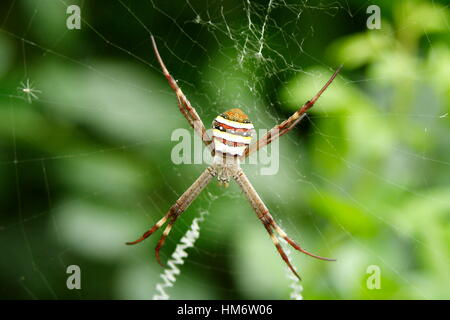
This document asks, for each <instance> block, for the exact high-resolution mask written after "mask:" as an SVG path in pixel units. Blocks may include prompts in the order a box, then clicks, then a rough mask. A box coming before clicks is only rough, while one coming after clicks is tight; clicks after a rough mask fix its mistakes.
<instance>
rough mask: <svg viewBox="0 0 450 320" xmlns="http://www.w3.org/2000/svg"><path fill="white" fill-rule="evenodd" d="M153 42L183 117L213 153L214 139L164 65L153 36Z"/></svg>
mask: <svg viewBox="0 0 450 320" xmlns="http://www.w3.org/2000/svg"><path fill="white" fill-rule="evenodd" d="M151 40H152V46H153V51H154V52H155V56H156V59H157V60H158V63H159V65H160V66H161V69H162V71H163V74H164V76H165V77H166V79H167V81H168V82H169V85H170V87H171V88H172V90H173V91H175V94H176V95H177V100H178V107H179V108H180V112H181V113H182V114H183V116H184V117H185V118H186V120H187V121H188V122H189V124H190V125H191V127H192V128H193V129H194V131H195V132H196V133H197V134H198V135H199V136H200V138H201V139H202V141H203V143H205V145H206V146H208V147H209V148H210V150H211V151H212V150H213V149H214V147H213V145H212V139H211V137H210V136H209V135H208V134H207V132H206V128H205V125H204V124H203V121H202V119H201V118H200V116H199V115H198V113H197V111H196V110H195V109H194V107H192V105H191V103H190V102H189V100H188V99H187V98H186V96H185V95H184V93H183V91H181V89H180V87H179V86H178V83H177V81H176V80H175V79H174V78H173V77H172V75H171V74H170V73H169V70H167V67H166V65H165V64H164V61H163V60H162V58H161V55H160V54H159V51H158V47H157V46H156V41H155V38H154V37H153V36H151Z"/></svg>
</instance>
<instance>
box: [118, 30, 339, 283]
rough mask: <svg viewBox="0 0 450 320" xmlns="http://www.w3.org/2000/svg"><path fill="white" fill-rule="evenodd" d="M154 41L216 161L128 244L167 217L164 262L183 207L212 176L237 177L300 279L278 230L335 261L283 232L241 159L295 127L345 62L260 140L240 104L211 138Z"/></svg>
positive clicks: (221, 120)
mask: <svg viewBox="0 0 450 320" xmlns="http://www.w3.org/2000/svg"><path fill="white" fill-rule="evenodd" d="M151 41H152V46H153V51H154V53H155V56H156V59H157V61H158V63H159V64H160V66H161V69H162V71H163V73H164V76H165V77H166V78H167V80H168V82H169V85H170V87H171V88H172V89H173V90H174V91H175V93H176V96H177V100H178V106H179V109H180V111H181V113H182V114H183V116H184V117H185V118H186V119H187V121H188V122H189V124H190V125H191V127H192V128H193V129H194V131H195V132H196V133H197V134H198V135H200V137H201V139H202V141H203V142H204V143H205V145H206V146H207V147H208V148H209V149H210V150H211V152H212V155H213V162H212V165H211V166H209V167H208V168H206V169H205V170H204V171H203V173H202V174H201V175H200V177H198V179H197V180H196V181H195V182H194V183H193V184H192V185H191V186H190V187H189V188H188V189H187V190H186V191H185V192H184V193H183V194H182V195H181V197H180V198H179V199H178V200H177V201H176V202H175V204H174V205H172V207H170V209H169V211H168V212H167V214H166V215H165V216H163V217H162V218H161V219H160V220H159V221H158V222H157V223H156V224H154V225H153V226H152V227H151V228H150V229H149V230H148V231H147V232H145V233H144V234H143V235H142V236H141V237H140V238H139V239H137V240H135V241H132V242H127V243H126V244H128V245H133V244H136V243H139V242H141V241H143V240H145V239H146V238H148V237H149V236H150V235H152V234H153V233H154V232H155V231H156V230H158V229H159V228H161V227H162V226H163V225H164V224H165V223H166V222H167V221H168V223H167V226H166V228H165V229H164V232H163V234H162V236H161V238H160V239H159V241H158V243H157V245H156V248H155V255H156V259H157V261H158V263H159V264H161V265H162V263H161V260H160V256H159V251H160V249H161V247H162V246H163V244H164V241H165V240H166V238H167V236H168V235H169V232H170V230H171V228H172V226H173V224H174V223H175V221H176V220H177V218H178V217H179V216H180V215H181V214H182V213H183V212H184V211H186V209H187V208H188V206H189V205H190V204H191V203H192V202H193V201H194V200H195V199H196V198H197V196H198V195H199V194H200V192H201V191H202V190H203V189H204V188H205V187H206V186H207V185H208V183H209V182H210V181H211V180H212V179H213V178H217V179H218V180H219V184H222V185H225V186H227V185H228V183H229V181H230V180H231V179H234V180H235V181H236V182H237V184H238V185H239V187H240V188H241V189H242V191H243V193H244V194H245V196H246V197H247V199H248V201H249V202H250V204H251V206H252V208H253V210H254V211H255V213H256V215H257V217H258V218H259V220H261V222H262V224H263V225H264V227H265V228H266V230H267V232H268V233H269V236H270V238H271V239H272V241H273V243H274V245H275V247H276V248H277V250H278V252H279V254H280V255H281V257H282V259H283V260H284V262H285V263H286V264H287V266H288V267H289V269H290V270H291V271H292V272H293V273H294V274H295V276H296V277H297V278H299V279H300V276H299V275H298V273H297V272H296V270H295V269H294V267H293V266H292V264H291V262H290V261H289V258H288V257H287V255H286V253H285V252H284V250H283V248H282V247H281V245H280V241H279V238H278V237H277V235H276V234H278V236H280V237H281V238H283V239H284V240H285V241H287V243H289V244H290V245H291V246H292V247H293V248H295V249H296V250H298V251H300V252H303V253H304V254H307V255H309V256H312V257H314V258H317V259H321V260H326V261H335V259H328V258H323V257H320V256H318V255H315V254H313V253H310V252H308V251H306V250H305V249H303V248H302V247H301V246H300V245H299V244H297V243H296V242H295V241H294V240H292V239H291V238H289V236H288V235H287V234H286V232H284V231H283V230H282V229H281V228H280V227H279V226H278V224H277V223H276V222H275V220H274V219H273V217H272V215H271V214H270V213H269V210H268V209H267V207H266V205H265V204H264V202H263V201H262V200H261V198H260V197H259V195H258V193H257V192H256V190H255V188H254V187H253V186H252V184H251V183H250V181H249V180H248V178H247V176H246V175H245V173H244V172H243V171H242V169H241V167H240V161H241V160H243V159H245V158H246V157H248V156H249V155H250V154H252V153H253V152H256V151H258V150H259V149H260V148H262V147H264V146H266V145H268V144H270V143H271V142H272V141H274V140H275V139H277V138H279V137H281V136H282V135H284V134H286V133H287V132H289V131H290V130H292V128H294V126H295V125H296V124H297V123H298V122H299V121H300V120H301V119H302V118H303V116H305V113H306V111H308V110H309V109H310V108H311V107H312V106H313V105H314V103H315V102H316V100H317V99H318V98H319V97H320V95H321V94H322V93H323V92H324V91H325V90H326V89H327V88H328V86H329V85H330V84H331V82H332V81H333V80H334V78H335V77H336V76H337V74H338V72H339V71H340V70H341V68H342V65H341V66H340V67H339V68H338V69H337V70H336V71H335V72H334V73H333V75H332V76H331V78H330V79H329V80H328V81H327V83H326V84H325V85H324V86H323V88H322V89H321V90H320V91H319V92H318V93H317V94H316V95H315V96H314V97H313V98H312V99H311V100H309V101H307V102H306V103H305V104H304V105H303V106H302V107H301V108H299V109H298V110H297V111H296V112H295V113H294V114H293V115H292V116H290V117H289V118H288V119H287V120H285V121H283V122H282V123H281V124H279V125H277V126H275V127H274V128H272V129H271V130H269V131H268V132H267V133H266V134H265V135H264V136H263V137H262V138H261V139H260V140H259V141H257V142H255V143H250V142H251V140H252V135H253V133H254V127H253V124H252V122H251V121H250V120H249V119H248V117H247V115H246V114H245V113H244V112H243V111H242V110H241V109H238V108H234V109H231V110H228V111H226V112H224V113H222V114H220V115H219V116H217V117H216V118H215V119H214V121H213V134H212V138H211V137H210V136H209V135H208V134H207V132H206V129H205V126H204V125H203V122H202V120H201V119H200V117H199V115H198V114H197V111H196V110H195V109H194V108H193V107H192V105H191V103H190V102H189V100H188V99H187V98H186V96H185V95H184V94H183V92H182V91H181V89H180V87H179V86H178V84H177V81H176V80H175V79H174V78H173V77H172V76H171V75H170V73H169V71H168V70H167V68H166V66H165V64H164V62H163V60H162V59H161V56H160V54H159V51H158V47H157V46H156V42H155V39H154V37H153V36H152V37H151Z"/></svg>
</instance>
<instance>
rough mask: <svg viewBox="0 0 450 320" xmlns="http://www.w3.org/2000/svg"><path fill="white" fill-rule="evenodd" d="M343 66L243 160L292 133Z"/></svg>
mask: <svg viewBox="0 0 450 320" xmlns="http://www.w3.org/2000/svg"><path fill="white" fill-rule="evenodd" d="M341 69H342V65H341V66H340V67H339V68H338V69H337V70H336V71H335V72H334V73H333V75H332V76H331V77H330V79H329V80H328V81H327V83H326V84H325V85H324V86H323V87H322V89H320V91H319V92H318V93H317V94H316V95H315V96H314V98H312V99H311V100H309V101H307V102H306V103H305V104H304V105H303V106H302V107H301V108H299V109H298V110H297V111H296V112H295V113H294V114H293V115H292V116H290V117H289V118H288V119H286V120H285V121H283V122H282V123H281V124H279V125H276V126H275V127H273V128H272V129H270V130H269V131H268V132H267V133H266V134H265V135H264V136H263V137H262V138H261V139H260V140H258V141H256V142H255V143H252V144H251V145H249V146H248V147H247V149H245V151H244V154H243V158H245V157H248V156H249V155H251V154H252V153H253V152H255V151H258V150H259V149H261V148H263V147H264V146H266V145H268V144H270V143H271V142H272V141H274V140H275V139H278V138H279V137H281V136H282V135H284V134H286V133H288V132H289V131H291V130H292V129H293V128H294V127H295V126H296V125H297V123H299V122H300V120H302V119H303V117H304V116H305V115H306V112H307V111H308V110H309V109H311V108H312V107H313V106H314V103H315V102H316V101H317V99H319V97H320V96H321V95H322V93H323V92H324V91H325V90H326V89H327V88H328V86H329V85H330V84H331V82H333V80H334V78H336V76H337V74H338V73H339V71H341Z"/></svg>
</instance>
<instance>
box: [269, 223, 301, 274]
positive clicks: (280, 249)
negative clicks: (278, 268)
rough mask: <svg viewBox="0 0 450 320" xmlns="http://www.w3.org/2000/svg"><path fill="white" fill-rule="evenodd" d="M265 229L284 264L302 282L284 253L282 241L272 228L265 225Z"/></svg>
mask: <svg viewBox="0 0 450 320" xmlns="http://www.w3.org/2000/svg"><path fill="white" fill-rule="evenodd" d="M264 227H265V228H266V230H267V232H268V233H269V236H270V239H272V242H273V244H274V245H275V247H276V248H277V250H278V253H279V254H280V256H281V258H282V259H283V260H284V262H285V263H286V264H287V266H288V267H289V269H290V270H291V271H292V273H293V274H294V275H295V276H296V277H297V278H298V279H299V280H302V278H301V277H300V276H299V274H298V273H297V271H296V270H295V268H294V267H293V266H292V264H291V262H290V261H289V257H288V256H287V254H286V253H285V252H284V250H283V247H281V244H280V241H279V240H278V238H277V236H276V235H275V234H274V233H273V230H272V229H271V227H270V226H269V225H267V224H264Z"/></svg>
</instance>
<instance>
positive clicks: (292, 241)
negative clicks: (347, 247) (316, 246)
mask: <svg viewBox="0 0 450 320" xmlns="http://www.w3.org/2000/svg"><path fill="white" fill-rule="evenodd" d="M271 218H272V217H271ZM271 224H272V226H273V228H274V229H275V231H276V232H277V233H278V234H279V235H280V236H281V237H282V238H283V239H284V240H286V242H287V243H289V244H290V245H291V246H292V247H293V248H294V249H295V250H298V251H300V252H303V253H304V254H306V255H308V256H310V257H313V258H316V259H320V260H325V261H336V259H330V258H324V257H321V256H318V255H316V254H314V253H311V252H309V251H307V250H305V249H303V248H302V247H300V245H299V244H297V243H296V242H295V241H294V240H292V239H291V238H289V236H288V235H287V234H286V232H284V231H283V229H281V228H280V227H279V226H278V225H277V224H276V222H275V221H274V220H273V218H272V221H271Z"/></svg>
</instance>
